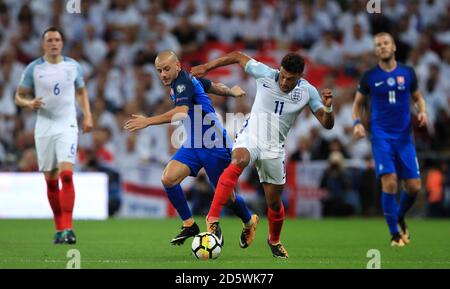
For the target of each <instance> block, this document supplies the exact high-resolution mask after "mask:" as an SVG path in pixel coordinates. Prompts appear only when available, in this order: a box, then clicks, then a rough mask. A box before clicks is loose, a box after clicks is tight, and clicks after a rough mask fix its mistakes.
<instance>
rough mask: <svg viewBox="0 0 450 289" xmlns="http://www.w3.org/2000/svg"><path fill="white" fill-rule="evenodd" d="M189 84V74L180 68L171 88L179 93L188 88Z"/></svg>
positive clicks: (190, 80) (190, 79)
mask: <svg viewBox="0 0 450 289" xmlns="http://www.w3.org/2000/svg"><path fill="white" fill-rule="evenodd" d="M191 85H192V78H191V75H190V74H189V73H188V72H187V71H185V70H180V72H179V73H178V77H177V78H176V79H175V80H174V81H173V82H172V89H173V91H174V92H175V93H176V94H180V93H182V92H184V91H185V90H186V89H189V88H190V86H191Z"/></svg>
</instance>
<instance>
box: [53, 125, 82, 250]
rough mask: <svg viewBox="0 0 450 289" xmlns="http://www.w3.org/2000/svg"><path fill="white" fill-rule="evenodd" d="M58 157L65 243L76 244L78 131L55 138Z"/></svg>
mask: <svg viewBox="0 0 450 289" xmlns="http://www.w3.org/2000/svg"><path fill="white" fill-rule="evenodd" d="M54 141H55V151H56V158H57V162H58V168H59V178H60V180H61V184H62V186H61V190H60V203H61V210H62V216H63V222H64V232H63V235H62V237H63V239H64V243H67V244H75V243H76V237H75V233H74V231H73V224H72V219H73V208H74V205H75V186H74V183H73V165H74V164H75V159H76V152H77V142H78V133H77V132H76V131H71V132H67V133H63V134H61V135H58V136H56V137H55V138H54Z"/></svg>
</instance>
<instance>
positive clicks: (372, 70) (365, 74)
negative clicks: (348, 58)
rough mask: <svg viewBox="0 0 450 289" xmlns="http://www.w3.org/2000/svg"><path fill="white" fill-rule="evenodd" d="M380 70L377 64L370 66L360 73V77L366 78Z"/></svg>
mask: <svg viewBox="0 0 450 289" xmlns="http://www.w3.org/2000/svg"><path fill="white" fill-rule="evenodd" d="M379 72H380V67H379V66H378V64H377V65H374V66H372V67H371V68H369V69H367V70H366V71H364V72H363V73H362V75H361V78H362V79H364V78H367V77H370V76H371V75H373V74H376V73H379Z"/></svg>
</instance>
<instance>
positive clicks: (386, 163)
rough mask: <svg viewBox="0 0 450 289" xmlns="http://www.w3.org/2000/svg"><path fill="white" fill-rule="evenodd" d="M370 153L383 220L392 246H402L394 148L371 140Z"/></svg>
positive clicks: (387, 143)
mask: <svg viewBox="0 0 450 289" xmlns="http://www.w3.org/2000/svg"><path fill="white" fill-rule="evenodd" d="M372 152H373V158H374V161H375V172H376V175H377V177H378V178H381V186H382V196H381V204H382V207H383V212H384V218H385V220H386V223H387V225H388V227H389V232H390V234H391V245H392V246H399V247H402V246H404V243H403V241H402V240H401V236H400V233H399V231H398V228H397V200H396V195H395V194H396V193H397V189H398V185H397V173H396V166H395V161H396V157H395V147H394V146H393V144H392V143H390V142H388V141H387V140H384V139H372Z"/></svg>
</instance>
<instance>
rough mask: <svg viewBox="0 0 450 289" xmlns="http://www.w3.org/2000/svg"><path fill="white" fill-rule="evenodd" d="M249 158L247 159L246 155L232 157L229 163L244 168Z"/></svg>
mask: <svg viewBox="0 0 450 289" xmlns="http://www.w3.org/2000/svg"><path fill="white" fill-rule="evenodd" d="M249 162H250V160H249V159H247V158H246V157H234V158H233V159H232V160H231V163H232V164H233V165H235V166H238V167H240V168H241V169H245V168H246V167H247V166H248V164H249Z"/></svg>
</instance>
